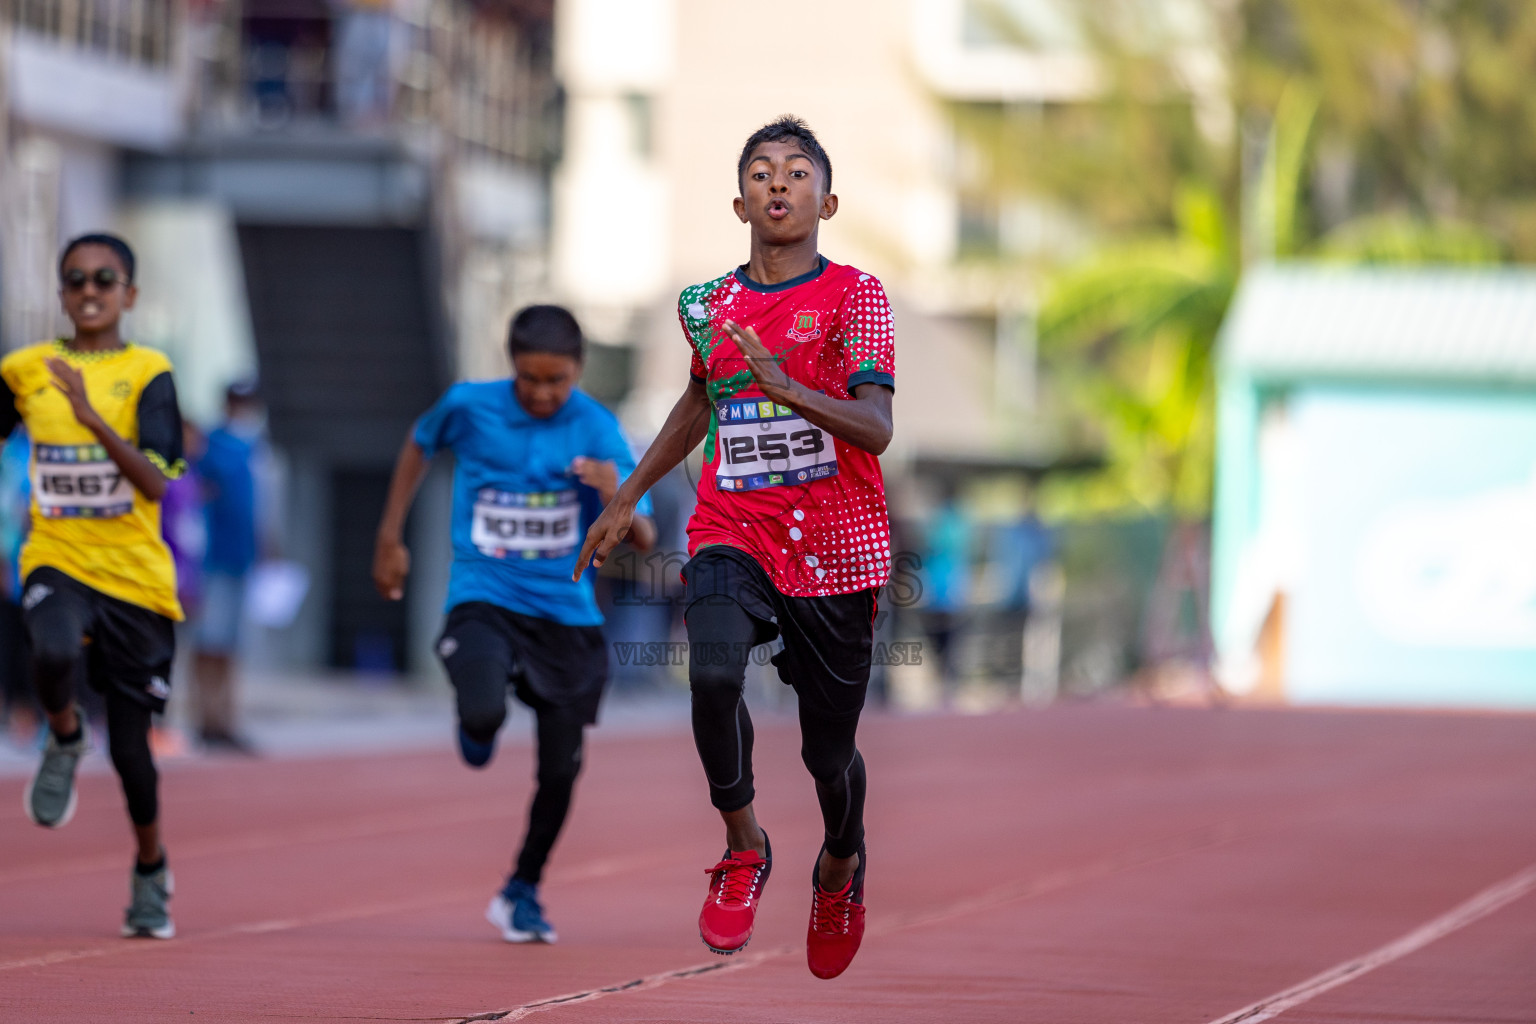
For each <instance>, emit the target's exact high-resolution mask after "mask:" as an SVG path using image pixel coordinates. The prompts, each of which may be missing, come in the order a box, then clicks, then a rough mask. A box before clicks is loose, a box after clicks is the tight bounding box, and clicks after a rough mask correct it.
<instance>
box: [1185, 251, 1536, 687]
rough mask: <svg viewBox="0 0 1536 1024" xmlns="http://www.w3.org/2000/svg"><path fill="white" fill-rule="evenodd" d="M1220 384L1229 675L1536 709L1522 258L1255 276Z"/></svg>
mask: <svg viewBox="0 0 1536 1024" xmlns="http://www.w3.org/2000/svg"><path fill="white" fill-rule="evenodd" d="M1220 387H1221V392H1220V407H1219V415H1220V441H1219V444H1220V448H1219V453H1218V466H1217V471H1218V479H1217V498H1216V510H1215V528H1216V538H1215V550H1214V565H1213V589H1214V593H1213V617H1214V629H1215V635H1216V640H1217V644H1218V647H1219V654H1220V659H1221V663H1222V665H1223V667H1224V674H1225V679H1224V682H1225V683H1226V684H1227V685H1228V686H1229V687H1230V688H1232V689H1234V690H1237V691H1238V692H1253V691H1258V692H1260V693H1262V694H1265V695H1267V696H1270V697H1283V698H1285V699H1289V700H1295V701H1304V702H1316V703H1339V704H1423V705H1453V706H1454V705H1460V706H1485V707H1525V708H1530V707H1536V272H1533V271H1531V270H1524V269H1521V270H1517V269H1492V268H1484V269H1416V270H1408V269H1368V270H1343V269H1339V268H1334V267H1316V266H1312V267H1306V266H1282V267H1268V268H1261V269H1259V270H1255V271H1251V272H1250V273H1249V274H1248V275H1247V277H1246V278H1245V279H1244V282H1243V284H1242V287H1241V289H1240V291H1239V293H1238V296H1237V299H1236V302H1235V304H1234V306H1233V309H1232V312H1231V313H1230V315H1229V317H1228V320H1227V323H1226V325H1225V327H1224V328H1223V333H1222V338H1221V384H1220Z"/></svg>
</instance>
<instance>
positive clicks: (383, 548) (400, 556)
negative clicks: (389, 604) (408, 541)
mask: <svg viewBox="0 0 1536 1024" xmlns="http://www.w3.org/2000/svg"><path fill="white" fill-rule="evenodd" d="M410 572H411V552H410V549H409V548H407V547H406V546H405V545H404V544H402V543H400V542H399V541H397V540H396V541H389V540H380V541H378V542H377V543H376V544H375V545H374V548H373V585H374V588H375V589H377V590H378V592H379V596H380V597H382V598H384V599H386V600H389V601H398V600H400V599H401V598H402V597H404V596H405V578H406V577H407V576H409V575H410Z"/></svg>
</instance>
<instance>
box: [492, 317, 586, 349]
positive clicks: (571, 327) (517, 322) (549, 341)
mask: <svg viewBox="0 0 1536 1024" xmlns="http://www.w3.org/2000/svg"><path fill="white" fill-rule="evenodd" d="M584 349H585V343H584V342H583V340H582V337H581V325H580V324H578V323H577V322H576V318H575V317H574V316H572V315H571V311H570V310H568V309H566V308H565V307H564V306H527V307H525V308H523V309H522V310H520V311H519V312H518V314H517V315H516V316H514V317H513V318H512V326H511V327H510V328H509V329H508V330H507V352H508V354H509V355H512V356H518V355H521V354H522V353H524V352H548V353H549V354H551V355H556V356H570V357H571V358H572V359H575V360H576V361H577V362H580V361H581V360H582V358H583V356H584V355H585V351H584Z"/></svg>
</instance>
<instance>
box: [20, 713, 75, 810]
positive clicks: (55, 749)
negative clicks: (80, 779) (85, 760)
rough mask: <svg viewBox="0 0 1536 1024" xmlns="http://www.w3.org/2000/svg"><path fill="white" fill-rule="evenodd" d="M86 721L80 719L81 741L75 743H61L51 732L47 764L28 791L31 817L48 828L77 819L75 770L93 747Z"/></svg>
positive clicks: (45, 750) (45, 752) (46, 749)
mask: <svg viewBox="0 0 1536 1024" xmlns="http://www.w3.org/2000/svg"><path fill="white" fill-rule="evenodd" d="M89 735H90V731H89V730H88V729H87V728H86V725H85V718H84V717H83V716H82V717H81V719H80V738H79V739H78V740H75V741H74V742H73V743H60V742H59V738H58V737H57V736H55V735H54V734H53V730H52V729H49V730H48V742H47V743H46V744H45V745H44V746H43V760H42V763H40V764H39V765H38V766H37V774H35V775H33V776H32V784H31V785H30V786H28V787H27V801H26V802H27V817H29V818H31V819H32V820H33V822H35V823H36V824H38V825H42V826H43V827H44V828H63V827H64V826H65V825H67V824H69V819H70V818H73V817H74V816H75V803H76V800H77V794H76V792H75V768H76V767H77V766H78V765H79V764H80V758H81V757H82V756H84V754H85V752H86V750H87V749H88V748H89V746H90V741H89V740H88V739H87V737H88V736H89Z"/></svg>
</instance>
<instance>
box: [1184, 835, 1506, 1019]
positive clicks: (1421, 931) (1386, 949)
mask: <svg viewBox="0 0 1536 1024" xmlns="http://www.w3.org/2000/svg"><path fill="white" fill-rule="evenodd" d="M1532 889H1536V864H1533V865H1531V866H1530V867H1528V868H1526V869H1525V870H1524V871H1520V872H1518V873H1516V874H1515V875H1513V876H1511V877H1509V878H1506V879H1505V880H1504V881H1502V882H1500V883H1498V884H1497V885H1494V886H1490V887H1489V888H1487V889H1484V890H1483V891H1482V892H1480V893H1478V894H1477V895H1476V896H1473V897H1472V898H1471V899H1469V900H1467V901H1466V902H1465V903H1463V904H1461V905H1460V906H1458V907H1455V908H1454V909H1452V910H1450V911H1448V912H1447V913H1444V914H1442V915H1440V916H1439V917H1437V918H1435V919H1434V920H1433V921H1430V922H1428V923H1426V924H1422V925H1420V926H1419V927H1417V928H1415V929H1414V930H1413V931H1411V932H1409V933H1408V934H1407V935H1404V936H1403V937H1402V938H1399V939H1396V940H1394V941H1392V942H1389V943H1387V944H1386V945H1385V946H1382V947H1381V948H1380V949H1376V950H1373V951H1372V952H1369V953H1367V954H1365V955H1364V956H1360V957H1356V958H1354V959H1353V960H1346V961H1345V962H1344V963H1341V964H1339V965H1338V966H1336V967H1330V968H1329V969H1328V970H1326V971H1324V972H1322V973H1321V974H1318V975H1315V976H1313V977H1311V978H1308V979H1307V980H1306V981H1304V982H1302V983H1301V984H1299V985H1294V986H1292V987H1291V988H1288V989H1286V990H1285V991H1283V992H1276V993H1275V994H1274V995H1272V996H1268V997H1266V998H1264V999H1260V1000H1259V1001H1258V1002H1256V1003H1254V1004H1253V1005H1252V1006H1245V1007H1243V1008H1242V1009H1241V1010H1238V1011H1237V1012H1235V1013H1229V1014H1227V1015H1226V1016H1225V1017H1218V1018H1216V1019H1215V1020H1213V1021H1211V1022H1210V1024H1258V1022H1259V1021H1264V1020H1269V1019H1270V1018H1271V1017H1278V1016H1279V1015H1280V1014H1282V1013H1284V1012H1285V1011H1286V1010H1289V1009H1290V1008H1291V1007H1293V1006H1300V1005H1301V1004H1302V1003H1305V1002H1306V1001H1308V1000H1309V999H1313V998H1315V997H1317V996H1320V995H1322V994H1323V993H1324V992H1327V991H1328V990H1329V989H1331V988H1337V987H1338V986H1340V985H1343V984H1344V983H1345V982H1349V981H1354V980H1355V979H1356V978H1358V977H1360V976H1361V975H1364V974H1368V973H1369V972H1371V971H1374V970H1375V969H1376V968H1378V967H1381V966H1383V965H1385V964H1389V963H1391V962H1392V961H1394V960H1398V959H1401V958H1402V957H1405V956H1407V955H1408V954H1409V953H1412V952H1414V951H1415V950H1419V949H1423V948H1424V947H1425V946H1427V945H1429V944H1430V943H1431V942H1434V941H1435V940H1436V939H1440V938H1444V937H1445V936H1447V935H1449V934H1451V933H1452V932H1454V931H1457V930H1459V929H1462V928H1465V927H1466V926H1467V925H1469V924H1471V923H1472V922H1474V921H1476V920H1478V919H1479V918H1483V917H1487V916H1488V915H1489V914H1491V913H1493V912H1494V911H1495V910H1498V909H1499V908H1500V907H1503V906H1505V905H1506V904H1509V903H1513V902H1514V901H1515V900H1517V899H1519V898H1520V897H1522V896H1524V895H1525V894H1526V893H1528V892H1530V891H1531V890H1532Z"/></svg>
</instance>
